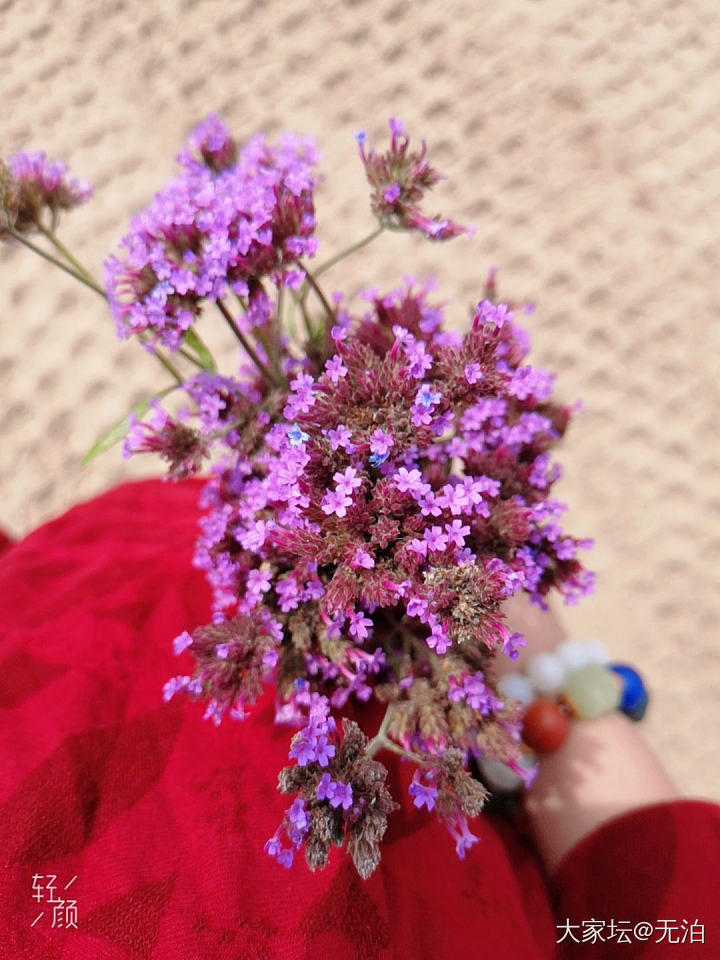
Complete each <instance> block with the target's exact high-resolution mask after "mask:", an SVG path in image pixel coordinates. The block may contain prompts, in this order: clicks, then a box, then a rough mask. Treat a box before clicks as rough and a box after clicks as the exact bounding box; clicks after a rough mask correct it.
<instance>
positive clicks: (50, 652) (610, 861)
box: [0, 482, 720, 960]
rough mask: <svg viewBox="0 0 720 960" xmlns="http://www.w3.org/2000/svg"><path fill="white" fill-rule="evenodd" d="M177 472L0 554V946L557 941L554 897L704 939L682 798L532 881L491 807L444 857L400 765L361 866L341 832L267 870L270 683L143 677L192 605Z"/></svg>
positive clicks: (145, 953) (709, 941)
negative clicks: (551, 878) (210, 703)
mask: <svg viewBox="0 0 720 960" xmlns="http://www.w3.org/2000/svg"><path fill="white" fill-rule="evenodd" d="M198 489H199V488H198V485H197V484H195V483H187V484H180V485H173V484H161V483H159V482H145V483H138V484H130V485H127V486H124V487H120V488H118V489H117V490H114V491H112V492H110V493H108V494H106V495H105V496H103V497H100V498H98V499H97V500H95V501H92V502H90V503H87V504H84V505H82V506H79V507H76V508H75V509H73V510H71V511H70V512H69V513H67V514H66V515H64V516H63V517H61V518H59V519H58V520H56V521H54V522H52V523H50V524H48V525H46V526H45V527H43V528H41V529H40V530H37V531H36V532H35V533H33V534H31V535H30V536H29V537H27V538H26V539H25V540H24V541H22V542H20V543H18V544H16V545H14V546H12V547H10V548H9V549H8V550H6V551H5V553H4V555H3V556H2V557H0V634H1V640H0V805H1V806H0V863H1V864H2V872H1V881H0V882H1V889H0V960H6V958H7V960H26V958H27V960H30V958H32V960H50V958H52V960H95V958H102V960H128V958H129V960H150V958H152V960H165V958H181V960H185V958H187V960H206V958H207V960H246V958H247V960H265V958H273V960H274V958H282V960H290V958H292V960H305V958H308V960H310V958H312V960H326V958H327V960H345V958H348V960H376V958H378V960H379V958H395V957H397V958H403V960H406V958H410V960H422V958H432V960H443V958H450V957H480V956H483V957H485V956H487V957H492V958H495V957H500V958H503V960H516V958H517V960H520V958H522V960H545V958H551V957H555V956H558V957H560V956H566V955H567V956H571V955H572V956H574V954H572V953H568V952H567V951H566V948H567V944H568V940H567V938H566V940H565V942H564V943H563V945H562V946H561V947H557V946H556V940H557V938H558V937H559V936H560V935H561V932H560V931H559V930H558V928H557V926H556V923H557V922H558V920H557V918H562V920H564V918H565V916H568V917H570V918H571V919H572V920H573V921H574V922H580V921H582V920H583V919H589V918H590V917H592V916H594V917H596V918H602V919H605V920H609V919H610V918H611V917H612V918H614V919H615V920H616V921H621V920H628V919H633V920H634V919H636V918H637V919H642V920H645V919H647V920H649V921H650V922H654V921H656V920H657V919H658V918H661V919H662V918H667V919H669V920H673V919H675V920H677V921H678V922H679V921H680V920H682V919H683V918H685V919H687V920H688V921H689V922H692V921H694V920H695V919H699V921H700V922H701V923H704V924H705V928H706V933H705V945H704V947H702V949H703V950H704V952H702V953H698V952H697V950H698V948H697V947H696V946H695V945H693V946H691V945H690V944H689V943H685V944H683V945H682V946H677V945H674V946H671V947H670V948H669V950H674V951H678V950H679V951H680V953H679V954H676V953H673V954H672V955H673V957H675V956H682V957H690V956H696V955H701V956H703V957H720V931H718V929H717V927H716V926H712V925H713V924H714V923H716V922H717V921H715V919H714V917H713V909H714V900H713V898H714V897H716V895H717V891H718V890H720V866H719V865H720V813H719V811H720V808H718V807H717V806H715V805H714V804H711V803H704V802H702V801H684V802H681V803H677V804H665V805H662V806H661V807H658V808H650V809H648V810H646V811H640V812H637V813H635V814H632V815H629V816H628V817H623V818H620V819H619V820H616V821H613V822H611V823H610V824H608V825H606V826H605V827H603V828H601V829H600V830H599V831H596V833H595V834H594V835H593V836H592V837H591V838H588V839H587V840H586V841H584V842H583V843H581V844H579V845H578V847H576V849H575V850H574V851H572V852H571V853H570V854H569V855H568V856H567V857H566V859H565V861H564V862H563V864H562V865H561V867H560V870H559V873H558V877H557V882H556V884H555V886H554V888H553V887H549V886H548V884H547V882H546V878H545V877H544V874H543V871H542V869H541V867H540V865H539V863H538V861H537V859H536V857H535V854H534V851H533V848H532V846H531V844H530V843H529V841H528V839H527V838H526V837H525V835H524V834H523V833H522V831H520V832H518V830H517V829H516V828H515V827H514V826H513V825H512V824H511V823H510V822H509V820H508V819H507V818H505V817H503V816H501V815H499V814H494V815H491V814H488V815H485V816H483V817H480V818H479V819H478V820H477V821H476V825H475V831H476V832H478V833H479V835H480V836H481V838H482V841H481V842H480V843H478V844H476V845H475V847H474V848H473V849H472V850H471V851H470V853H469V855H468V857H467V860H466V861H465V862H464V863H461V862H460V861H458V860H457V858H456V856H455V852H454V846H453V843H452V841H451V840H450V837H449V835H448V834H447V832H446V831H445V830H444V829H443V828H442V827H440V826H439V825H438V824H437V823H436V821H435V820H434V818H432V817H429V816H428V815H427V814H426V813H425V812H424V811H423V812H418V811H416V810H415V809H414V808H413V807H412V806H411V805H409V804H408V801H407V790H406V788H407V782H408V780H409V772H408V771H407V770H406V769H405V767H404V765H402V764H400V765H394V766H393V767H392V769H391V788H392V790H393V794H394V795H395V797H396V798H398V799H402V800H403V802H404V809H403V811H402V812H399V813H396V814H395V815H394V816H393V817H392V818H391V824H390V828H389V830H388V834H387V842H386V843H385V845H384V851H383V860H382V864H381V866H380V867H379V868H378V870H377V871H376V873H375V874H374V875H373V876H372V877H371V878H370V880H368V881H367V882H364V883H363V882H362V881H360V880H359V879H358V877H357V876H356V874H355V871H354V868H353V867H352V865H351V863H350V860H349V859H348V858H347V857H346V855H345V853H344V852H342V851H334V853H333V854H332V856H331V862H330V865H329V867H328V868H327V869H326V870H324V871H321V872H318V873H315V874H310V873H309V872H308V871H307V869H306V867H305V864H304V862H303V861H302V859H301V858H299V859H298V860H297V862H296V863H295V865H294V866H293V867H292V869H291V870H289V871H285V870H284V869H283V868H282V867H279V866H278V865H277V864H276V863H275V862H274V861H272V860H270V858H269V857H267V856H266V854H265V853H264V851H263V843H264V842H265V840H266V839H267V838H268V837H269V836H270V835H271V834H272V833H273V832H274V830H275V828H276V826H277V825H278V824H279V823H280V821H281V819H282V816H283V812H284V809H285V808H286V806H287V805H288V801H287V798H283V797H282V796H280V795H279V794H278V793H277V791H276V789H275V779H276V773H277V771H278V770H279V769H280V768H281V767H282V766H283V765H284V764H285V762H286V758H287V749H288V739H289V735H288V734H289V732H288V731H287V729H284V728H276V727H274V726H273V725H272V723H271V718H272V703H271V699H270V697H269V696H268V697H266V698H265V699H264V700H263V701H262V702H261V703H260V704H258V706H257V708H256V709H255V711H254V712H253V714H252V715H251V717H250V719H248V720H247V721H245V722H244V723H234V722H228V721H226V722H224V723H223V724H222V725H221V726H220V727H219V728H216V727H214V726H212V725H210V724H208V723H207V722H203V721H202V720H201V715H202V712H203V706H202V705H201V704H196V703H192V702H190V701H187V700H185V699H178V700H177V701H172V702H170V703H169V704H163V702H162V699H161V690H162V686H163V683H164V682H165V681H166V680H167V679H168V678H169V677H170V676H172V675H174V674H176V673H181V672H184V671H185V670H186V669H188V668H189V667H190V665H191V663H192V658H191V657H189V655H187V654H186V655H184V658H183V659H179V658H176V657H174V656H173V654H172V649H171V640H172V638H173V636H175V635H176V634H177V633H179V632H180V631H182V630H183V629H186V628H192V627H193V626H194V625H198V624H201V623H205V622H207V620H208V616H209V595H208V590H207V587H206V585H205V583H204V580H203V577H202V575H200V574H199V573H198V572H196V571H193V569H192V567H191V564H190V558H191V553H192V545H193V541H194V537H195V530H196V526H195V524H196V517H197V510H196V506H195V502H196V499H197V492H198ZM384 759H387V758H384ZM393 759H394V758H390V761H389V762H391V761H392V760H393ZM35 876H37V877H38V879H37V880H36V881H35V883H36V887H37V890H36V891H34V889H33V878H34V877H35ZM51 877H55V878H56V879H55V881H50V879H49V878H51ZM73 877H76V878H77V879H76V880H75V881H74V882H73V883H72V885H71V886H70V888H69V890H68V891H64V890H63V887H64V886H65V884H67V883H68V882H69V881H71V880H72V878H73ZM48 882H50V883H51V887H50V891H51V892H50V893H48V892H47V890H48V888H47V886H46V884H47V883H48ZM53 889H54V894H53V892H52V891H53ZM34 892H35V898H34V896H33V894H34ZM553 896H554V897H555V902H554V903H553ZM50 897H52V898H53V899H54V900H55V901H56V904H55V907H56V910H54V909H53V905H52V904H50V903H49V902H48V899H49V898H50ZM61 899H62V900H65V901H66V904H69V901H70V900H71V899H74V900H75V901H76V909H77V930H75V929H64V928H61V927H60V926H59V923H60V922H63V923H64V922H65V921H66V919H67V917H68V914H67V913H65V908H61V907H58V906H57V901H59V900H61ZM553 907H554V908H555V910H556V911H557V917H556V916H555V915H554V914H553ZM41 912H43V916H42V917H41V918H40V919H39V920H37V922H35V925H34V926H32V924H33V921H34V920H35V919H36V918H37V917H38V915H39V914H40V913H41ZM55 912H56V916H55V917H53V914H54V913H55ZM53 920H55V922H56V926H55V927H53V926H52V923H53ZM576 935H578V934H577V931H576ZM570 944H571V948H570V949H572V941H570ZM663 947H664V945H663V944H660V945H658V946H657V947H654V950H655V952H651V951H650V950H648V951H647V952H645V953H642V952H640V953H639V952H633V950H637V949H638V948H637V945H636V946H635V947H628V946H625V945H622V944H618V945H614V946H611V947H610V948H607V949H609V952H608V953H607V954H606V953H604V952H603V949H606V948H603V947H602V945H599V946H597V945H596V946H593V947H589V946H588V945H587V944H584V945H583V947H579V948H577V949H578V951H579V952H578V954H577V955H582V956H586V955H590V954H592V955H593V956H596V957H599V956H606V955H608V956H616V955H617V954H619V953H620V952H622V953H623V955H624V956H626V957H639V956H651V957H655V956H658V957H664V956H665V955H666V953H664V952H662V951H663ZM667 955H668V956H670V952H669V951H668V953H667Z"/></svg>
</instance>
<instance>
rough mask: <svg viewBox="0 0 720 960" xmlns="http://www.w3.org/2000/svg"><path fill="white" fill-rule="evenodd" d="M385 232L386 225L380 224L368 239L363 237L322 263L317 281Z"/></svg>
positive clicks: (316, 274)
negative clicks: (322, 274)
mask: <svg viewBox="0 0 720 960" xmlns="http://www.w3.org/2000/svg"><path fill="white" fill-rule="evenodd" d="M384 230H385V225H384V224H380V226H378V227H376V228H375V229H374V230H373V231H372V233H369V234H368V235H367V236H366V237H363V238H362V240H358V241H357V243H353V244H351V246H349V247H345V249H344V250H341V251H340V252H339V253H336V254H335V256H333V257H330V259H329V260H326V261H325V263H321V264H320V266H319V267H318V268H317V269H316V270H315V271H314V273H315V278H316V279H317V278H318V277H319V276H320V274H321V273H325V271H326V270H329V269H330V267H334V266H335V264H336V263H339V262H340V261H341V260H344V259H345V257H349V256H350V255H351V254H353V253H355V251H356V250H362V248H363V247H366V246H367V245H368V244H369V243H372V241H373V240H374V239H375V238H376V237H379V236H380V234H381V233H382V232H383V231H384Z"/></svg>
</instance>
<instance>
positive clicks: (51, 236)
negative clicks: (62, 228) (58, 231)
mask: <svg viewBox="0 0 720 960" xmlns="http://www.w3.org/2000/svg"><path fill="white" fill-rule="evenodd" d="M37 228H38V230H39V231H40V233H42V234H43V236H45V237H47V239H48V240H49V241H50V243H51V244H52V245H53V246H54V247H55V249H56V250H57V251H58V253H60V254H61V255H62V256H63V257H65V259H66V260H67V262H68V263H69V264H70V265H71V266H72V267H73V268H74V269H75V271H76V272H77V273H79V274H80V276H81V277H85V280H86V282H87V284H88V286H89V287H92V288H93V289H94V290H97V291H99V292H102V294H103V296H105V291H104V290H103V289H102V287H101V286H100V284H99V283H98V282H97V281H96V280H95V278H94V277H93V275H92V274H91V273H90V271H89V270H88V269H87V267H84V266H83V265H82V263H80V261H79V260H78V259H77V258H76V257H74V256H73V255H72V253H70V251H69V250H68V248H67V247H66V246H65V244H64V243H61V242H60V240H58V238H57V237H56V236H55V232H54V231H52V230H48V229H47V228H46V227H44V226H43V225H42V223H40V222H39V221H37Z"/></svg>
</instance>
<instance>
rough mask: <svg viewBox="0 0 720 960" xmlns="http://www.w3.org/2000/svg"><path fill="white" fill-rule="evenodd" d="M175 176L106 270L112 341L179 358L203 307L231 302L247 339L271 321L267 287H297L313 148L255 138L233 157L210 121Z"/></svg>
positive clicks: (309, 227) (306, 235)
mask: <svg viewBox="0 0 720 960" xmlns="http://www.w3.org/2000/svg"><path fill="white" fill-rule="evenodd" d="M178 160H179V162H180V165H181V171H180V173H179V174H178V176H176V177H175V178H174V179H173V180H171V182H170V183H169V184H168V185H167V186H166V187H165V188H164V189H163V190H162V191H160V193H158V194H157V196H156V197H155V199H154V201H153V202H152V203H151V204H150V206H149V207H147V208H146V209H145V210H144V211H143V212H142V213H141V214H140V215H139V216H137V217H135V219H134V220H133V221H132V223H131V225H130V232H129V233H128V234H127V235H126V236H125V237H124V239H123V241H122V244H121V248H122V251H121V254H120V255H119V256H118V255H115V256H112V257H110V258H109V259H108V260H107V261H106V264H105V282H106V288H107V294H108V299H109V301H110V307H111V310H112V313H113V317H114V319H115V323H116V326H117V330H118V334H119V335H120V336H121V337H129V336H130V335H131V334H134V333H135V334H138V333H147V334H148V337H147V339H146V340H145V343H146V345H147V346H148V347H149V348H150V349H153V347H154V346H155V345H156V344H157V343H158V342H159V343H160V344H162V345H164V346H166V347H169V348H170V349H171V350H177V349H178V348H179V347H180V346H181V344H182V341H183V337H184V335H185V334H186V332H187V331H188V330H189V329H190V327H191V326H192V325H193V323H194V322H195V321H196V320H197V318H198V317H199V315H200V313H201V311H202V307H203V304H204V303H205V302H206V301H209V302H216V303H220V304H222V302H223V299H224V298H226V297H228V296H231V295H232V296H234V297H237V298H239V299H240V301H241V302H242V303H243V306H244V309H243V312H242V314H241V316H240V318H239V325H240V327H241V328H242V329H243V331H244V332H248V331H250V330H251V329H252V328H253V327H262V326H263V325H264V324H266V322H267V321H268V319H269V310H270V300H269V298H268V295H267V292H266V289H265V285H264V282H267V281H268V280H269V281H270V282H271V283H272V284H275V285H280V284H284V285H287V286H291V287H292V286H297V285H298V284H299V283H301V282H302V279H303V277H304V273H303V271H302V268H301V267H300V265H299V260H300V258H301V257H303V256H307V257H312V256H313V255H314V253H315V250H316V246H317V241H316V239H315V237H314V231H315V216H314V209H313V190H314V187H315V180H316V177H315V173H314V163H315V161H316V154H315V150H314V147H313V145H312V143H311V142H310V141H308V140H302V139H299V138H297V137H293V136H290V135H288V136H285V137H284V138H283V139H282V140H281V141H280V143H279V144H278V145H276V146H271V145H270V144H268V143H266V141H265V139H264V138H263V137H261V136H257V137H255V138H253V139H252V140H251V141H250V142H249V143H248V144H247V145H246V146H245V147H244V148H243V149H242V150H240V151H238V150H237V147H236V145H235V142H234V140H233V139H232V138H231V137H230V134H229V133H228V131H227V130H226V128H225V127H224V125H223V124H222V123H221V122H220V121H219V120H218V119H217V118H216V117H210V118H209V119H208V120H207V121H206V122H205V123H204V124H202V125H201V127H199V128H198V129H197V130H196V131H195V132H194V133H193V135H192V136H191V138H190V141H189V143H188V145H187V146H186V148H185V149H184V150H183V151H182V152H181V153H180V155H179V157H178Z"/></svg>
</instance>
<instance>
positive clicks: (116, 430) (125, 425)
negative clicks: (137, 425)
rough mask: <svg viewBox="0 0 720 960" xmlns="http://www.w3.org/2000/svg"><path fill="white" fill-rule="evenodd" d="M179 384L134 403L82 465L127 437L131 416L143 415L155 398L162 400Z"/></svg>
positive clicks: (85, 464)
mask: <svg viewBox="0 0 720 960" xmlns="http://www.w3.org/2000/svg"><path fill="white" fill-rule="evenodd" d="M176 389H177V386H175V385H173V386H172V387H167V388H166V389H165V390H161V391H160V393H156V394H154V396H152V397H148V398H146V399H144V400H138V402H137V403H136V404H134V405H133V406H132V407H131V408H130V410H129V411H128V413H127V414H126V415H125V416H124V417H123V418H122V420H119V421H118V422H117V423H116V424H114V425H113V426H112V427H110V429H109V430H107V431H106V432H105V433H104V434H103V435H102V436H101V437H100V439H99V440H98V442H97V443H96V444H95V445H94V446H93V447H91V448H90V450H88V452H87V453H86V454H85V456H84V457H83V458H82V461H81V462H82V465H83V466H84V467H86V466H87V465H88V464H89V463H90V461H91V460H94V459H95V457H97V456H98V454H100V453H105V451H106V450H109V449H110V447H114V446H115V444H116V443H120V441H121V440H122V439H123V438H124V437H125V435H126V434H127V432H128V429H129V427H130V416H131V415H132V414H135V416H136V417H143V416H144V415H145V414H146V413H147V411H148V408H149V407H150V404H151V403H152V402H153V400H161V399H162V398H163V397H166V396H167V395H168V393H171V392H172V391H173V390H176Z"/></svg>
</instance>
